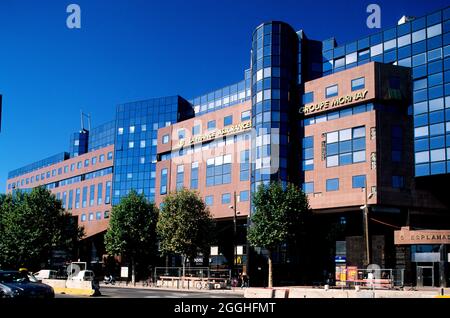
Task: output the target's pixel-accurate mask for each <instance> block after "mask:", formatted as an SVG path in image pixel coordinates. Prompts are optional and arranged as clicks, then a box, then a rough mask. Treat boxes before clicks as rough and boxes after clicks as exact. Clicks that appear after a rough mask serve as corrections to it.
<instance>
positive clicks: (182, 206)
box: [157, 189, 213, 259]
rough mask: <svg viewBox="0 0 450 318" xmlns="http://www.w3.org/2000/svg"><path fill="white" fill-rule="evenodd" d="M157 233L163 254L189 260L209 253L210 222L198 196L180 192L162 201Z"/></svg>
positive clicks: (188, 192)
mask: <svg viewBox="0 0 450 318" xmlns="http://www.w3.org/2000/svg"><path fill="white" fill-rule="evenodd" d="M157 231H158V235H159V238H160V249H161V251H162V252H163V253H166V254H168V253H176V254H181V255H184V256H187V257H189V258H191V259H192V258H193V257H195V256H196V255H197V253H198V252H199V251H200V252H203V253H204V254H208V253H209V251H208V250H209V247H210V244H211V241H212V238H213V236H212V233H213V220H212V217H211V214H210V212H209V209H208V208H207V207H206V205H205V202H204V201H203V200H202V199H201V198H200V197H199V195H198V193H197V192H194V191H191V190H187V189H182V190H179V191H177V192H173V193H170V194H168V195H167V196H166V197H165V198H164V201H163V205H162V207H161V212H160V215H159V221H158V226H157Z"/></svg>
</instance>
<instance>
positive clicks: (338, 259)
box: [334, 256, 347, 263]
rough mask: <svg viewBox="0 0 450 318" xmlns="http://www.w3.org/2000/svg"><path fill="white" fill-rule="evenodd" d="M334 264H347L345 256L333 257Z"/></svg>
mask: <svg viewBox="0 0 450 318" xmlns="http://www.w3.org/2000/svg"><path fill="white" fill-rule="evenodd" d="M334 262H335V263H346V262H347V257H346V256H335V257H334Z"/></svg>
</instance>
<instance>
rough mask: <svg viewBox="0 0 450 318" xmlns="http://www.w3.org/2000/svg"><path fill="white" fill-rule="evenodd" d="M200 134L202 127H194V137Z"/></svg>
mask: <svg viewBox="0 0 450 318" xmlns="http://www.w3.org/2000/svg"><path fill="white" fill-rule="evenodd" d="M198 134H200V125H195V126H194V127H192V136H195V135H198Z"/></svg>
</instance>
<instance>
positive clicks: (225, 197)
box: [222, 193, 231, 204]
mask: <svg viewBox="0 0 450 318" xmlns="http://www.w3.org/2000/svg"><path fill="white" fill-rule="evenodd" d="M230 203H231V194H230V193H223V194H222V204H230Z"/></svg>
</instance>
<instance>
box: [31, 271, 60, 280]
mask: <svg viewBox="0 0 450 318" xmlns="http://www.w3.org/2000/svg"><path fill="white" fill-rule="evenodd" d="M57 274H58V272H57V271H55V270H52V269H41V270H40V271H39V272H36V273H34V274H33V275H34V276H35V277H36V278H37V279H39V280H43V279H56V277H57V276H58V275H57Z"/></svg>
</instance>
